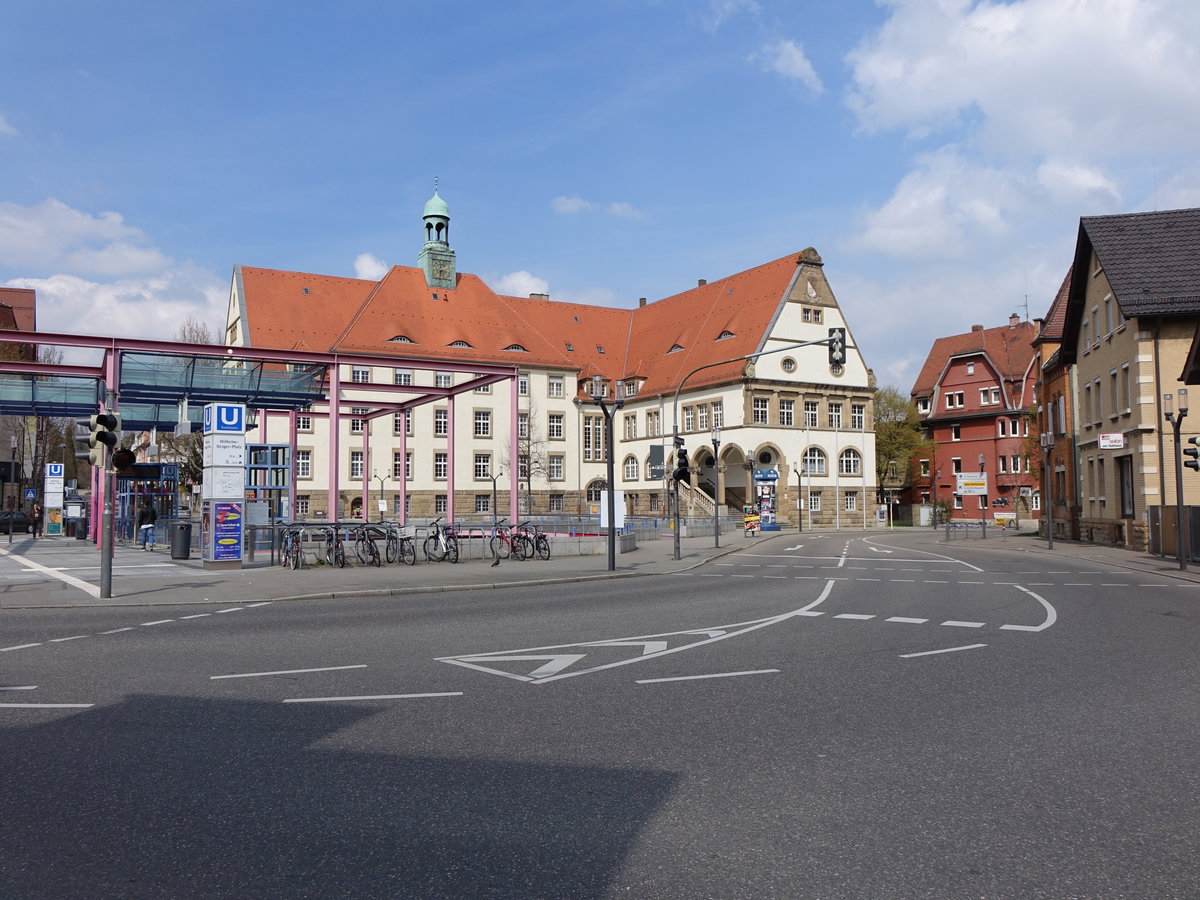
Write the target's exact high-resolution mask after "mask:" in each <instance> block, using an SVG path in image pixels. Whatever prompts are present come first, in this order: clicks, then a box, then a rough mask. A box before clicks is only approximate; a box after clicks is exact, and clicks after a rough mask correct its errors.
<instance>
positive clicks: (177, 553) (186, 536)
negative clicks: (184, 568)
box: [171, 522, 192, 559]
mask: <svg viewBox="0 0 1200 900" xmlns="http://www.w3.org/2000/svg"><path fill="white" fill-rule="evenodd" d="M191 558H192V523H191V522H176V523H175V524H173V525H172V526H171V559H191Z"/></svg>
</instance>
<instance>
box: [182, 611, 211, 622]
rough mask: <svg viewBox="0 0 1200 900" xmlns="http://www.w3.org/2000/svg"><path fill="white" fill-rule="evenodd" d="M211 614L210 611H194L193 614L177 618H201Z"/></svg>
mask: <svg viewBox="0 0 1200 900" xmlns="http://www.w3.org/2000/svg"><path fill="white" fill-rule="evenodd" d="M211 615H212V613H195V614H194V615H190V616H180V617H179V618H180V619H181V620H182V619H203V618H204V617H205V616H211Z"/></svg>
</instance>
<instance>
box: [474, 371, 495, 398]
mask: <svg viewBox="0 0 1200 900" xmlns="http://www.w3.org/2000/svg"><path fill="white" fill-rule="evenodd" d="M475 377H476V378H482V377H483V375H482V374H481V373H479V372H476V373H475ZM491 392H492V386H491V385H490V384H481V385H479V387H477V388H475V393H477V394H490V393H491Z"/></svg>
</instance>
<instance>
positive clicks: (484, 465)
mask: <svg viewBox="0 0 1200 900" xmlns="http://www.w3.org/2000/svg"><path fill="white" fill-rule="evenodd" d="M491 477H492V454H490V453H476V454H475V480H476V481H478V480H479V479H481V478H491Z"/></svg>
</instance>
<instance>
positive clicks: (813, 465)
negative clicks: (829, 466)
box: [804, 447, 825, 475]
mask: <svg viewBox="0 0 1200 900" xmlns="http://www.w3.org/2000/svg"><path fill="white" fill-rule="evenodd" d="M804 474H805V475H824V474H825V451H824V450H822V449H821V448H820V447H809V448H808V449H807V450H806V451H804Z"/></svg>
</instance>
